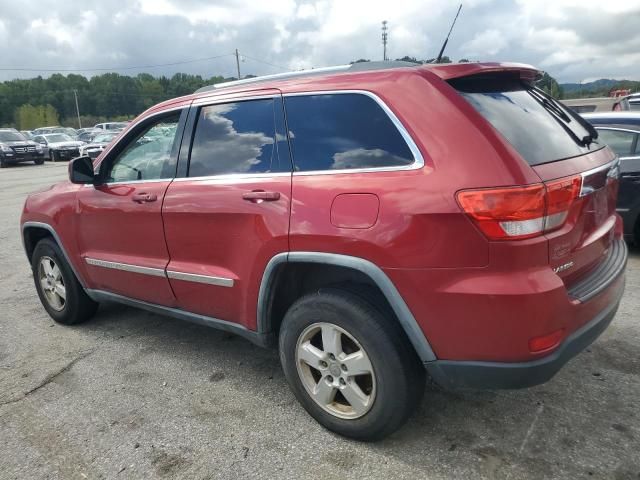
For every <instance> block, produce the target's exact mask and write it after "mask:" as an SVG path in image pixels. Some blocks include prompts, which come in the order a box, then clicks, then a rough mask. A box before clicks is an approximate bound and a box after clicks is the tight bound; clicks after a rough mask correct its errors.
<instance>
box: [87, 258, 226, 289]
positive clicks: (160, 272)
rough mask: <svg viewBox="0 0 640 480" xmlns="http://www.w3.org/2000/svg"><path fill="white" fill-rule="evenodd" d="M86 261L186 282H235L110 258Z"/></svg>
mask: <svg viewBox="0 0 640 480" xmlns="http://www.w3.org/2000/svg"><path fill="white" fill-rule="evenodd" d="M84 261H85V262H87V264H89V265H93V266H94V267H102V268H110V269H112V270H122V271H123V272H132V273H140V274H142V275H151V276H153V277H165V278H172V279H174V280H183V281H185V282H195V283H204V284H207V285H216V286H219V287H233V284H234V280H233V279H232V278H225V277H214V276H210V275H200V274H197V273H186V272H176V271H173V270H165V269H164V268H154V267H143V266H141V265H133V264H130V263H120V262H111V261H109V260H102V259H99V258H92V257H85V259H84Z"/></svg>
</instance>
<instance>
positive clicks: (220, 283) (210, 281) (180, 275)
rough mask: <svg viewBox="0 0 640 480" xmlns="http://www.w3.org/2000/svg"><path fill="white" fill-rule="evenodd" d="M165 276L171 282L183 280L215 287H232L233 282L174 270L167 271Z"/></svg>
mask: <svg viewBox="0 0 640 480" xmlns="http://www.w3.org/2000/svg"><path fill="white" fill-rule="evenodd" d="M167 276H168V277H169V278H171V279H173V280H183V281H185V282H195V283H204V284H206V285H215V286H217V287H229V288H230V287H233V284H234V280H233V279H232V278H225V277H215V276H213V275H201V274H197V273H186V272H176V271H175V270H167Z"/></svg>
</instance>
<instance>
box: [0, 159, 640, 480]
mask: <svg viewBox="0 0 640 480" xmlns="http://www.w3.org/2000/svg"><path fill="white" fill-rule="evenodd" d="M65 175H66V165H65V164H50V163H47V164H45V165H43V166H34V165H24V166H19V167H14V168H10V169H6V170H2V171H0V240H1V241H2V245H3V247H4V248H2V250H0V266H1V268H2V270H1V272H2V274H1V275H0V307H1V310H0V448H1V450H0V478H2V479H10V478H16V479H27V478H28V479H37V478H64V479H76V478H77V479H83V478H190V479H191V478H248V477H252V478H253V477H255V478H299V477H306V478H355V477H360V478H386V479H388V478H390V477H391V476H393V478H394V480H397V479H403V478H412V479H414V478H430V479H440V478H474V479H476V478H512V479H521V478H571V479H576V478H614V479H640V407H639V399H640V325H639V318H640V313H639V306H640V294H639V287H640V251H638V250H635V251H633V250H632V252H631V257H630V260H629V268H628V274H627V292H626V294H625V297H624V299H623V302H622V306H621V308H620V310H619V312H618V315H617V317H616V319H615V320H614V322H613V324H612V325H611V327H609V329H608V330H607V331H606V332H605V333H604V334H603V335H602V337H601V338H600V339H599V340H598V341H597V342H596V343H595V344H594V345H592V347H591V348H589V349H588V350H587V351H585V352H584V353H582V354H581V355H579V356H578V357H576V358H575V359H574V360H573V361H571V362H570V363H569V364H568V365H567V366H566V367H565V368H564V369H563V370H562V371H561V372H560V373H559V374H558V375H557V376H556V377H555V378H554V379H553V380H552V381H550V382H549V383H547V384H546V385H542V386H539V387H536V388H532V389H528V390H521V391H483V392H461V393H445V392H440V391H437V390H428V391H427V392H426V395H425V397H424V401H423V402H422V405H421V407H420V409H419V411H418V412H417V413H416V414H415V415H414V416H413V418H412V419H411V420H410V421H409V424H408V425H407V426H406V427H404V428H403V429H402V430H400V431H399V432H397V433H396V434H394V435H393V436H391V437H390V438H388V439H387V440H385V441H382V442H379V443H375V444H364V443H357V442H353V441H349V440H345V439H343V438H341V437H338V436H336V435H334V434H331V433H329V432H327V431H325V430H324V429H322V428H321V427H320V426H319V425H318V424H317V423H315V422H314V421H313V420H312V419H311V418H310V417H309V416H308V415H307V414H306V413H305V412H304V410H303V409H302V408H301V407H300V406H299V405H298V403H297V402H296V400H295V399H294V397H293V395H292V394H291V393H290V391H289V389H288V387H287V384H286V382H285V379H284V376H283V374H282V372H281V370H280V365H279V362H278V358H277V354H276V353H275V352H273V351H266V350H261V349H259V348H257V347H254V346H253V345H251V344H250V343H248V342H246V341H244V340H242V339H240V338H237V337H234V336H230V335H228V334H224V333H221V332H217V331H215V330H210V329H207V328H204V327H200V326H196V325H191V324H188V323H182V322H180V321H177V320H173V319H170V318H165V317H161V316H158V315H153V314H150V313H146V312H142V311H137V310H134V309H131V308H126V307H121V306H117V305H102V306H101V307H100V310H99V312H98V314H97V316H96V317H95V319H93V320H92V321H91V322H89V323H87V324H85V325H82V326H78V327H63V326H59V325H55V324H54V323H53V322H52V321H51V319H50V318H49V317H48V316H47V315H46V313H45V312H44V310H43V309H42V307H41V306H40V303H39V301H38V297H37V295H36V292H35V289H34V287H33V283H32V278H31V272H30V269H29V265H28V264H27V261H26V259H25V257H24V253H23V250H22V246H21V242H20V237H19V232H18V221H19V216H20V210H21V208H22V204H23V201H24V198H25V196H26V195H27V193H28V192H30V191H33V190H35V189H37V188H40V187H41V186H43V185H47V184H50V183H53V182H55V181H57V180H60V179H63V178H64V177H65Z"/></svg>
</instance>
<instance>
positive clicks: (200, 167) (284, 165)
mask: <svg viewBox="0 0 640 480" xmlns="http://www.w3.org/2000/svg"><path fill="white" fill-rule="evenodd" d="M282 120H283V113H282V101H281V99H279V98H278V99H273V98H268V99H261V100H246V101H242V102H233V103H220V104H216V105H209V106H206V107H202V108H201V109H200V113H199V114H198V120H197V123H196V128H195V133H194V136H193V144H192V146H191V156H190V161H189V177H203V176H213V175H228V174H258V173H277V172H290V171H291V161H290V159H289V152H288V147H287V146H286V137H285V135H284V133H285V132H284V127H282V128H278V129H277V128H276V125H277V124H278V123H279V122H281V121H282ZM279 130H283V131H282V132H280V131H279ZM279 150H280V151H279Z"/></svg>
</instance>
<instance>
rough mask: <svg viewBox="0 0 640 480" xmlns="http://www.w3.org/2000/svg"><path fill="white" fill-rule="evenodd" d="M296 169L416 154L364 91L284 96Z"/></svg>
mask: <svg viewBox="0 0 640 480" xmlns="http://www.w3.org/2000/svg"><path fill="white" fill-rule="evenodd" d="M285 105H286V110H287V124H288V126H289V137H290V139H291V145H292V149H293V159H294V166H295V169H296V171H302V172H305V171H314V170H342V169H353V168H375V167H398V166H405V165H410V164H412V163H413V161H414V158H413V154H412V153H411V150H410V149H409V147H408V145H407V143H406V142H405V140H404V138H403V137H402V135H400V132H399V131H398V129H397V128H396V126H395V125H394V124H393V122H392V121H391V119H390V118H389V116H388V115H387V114H386V113H385V111H384V110H383V109H382V107H380V105H378V103H377V102H376V101H375V100H374V99H372V98H371V97H368V96H366V95H362V94H351V93H349V94H346V93H343V94H335V95H308V96H293V97H288V98H286V99H285Z"/></svg>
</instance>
